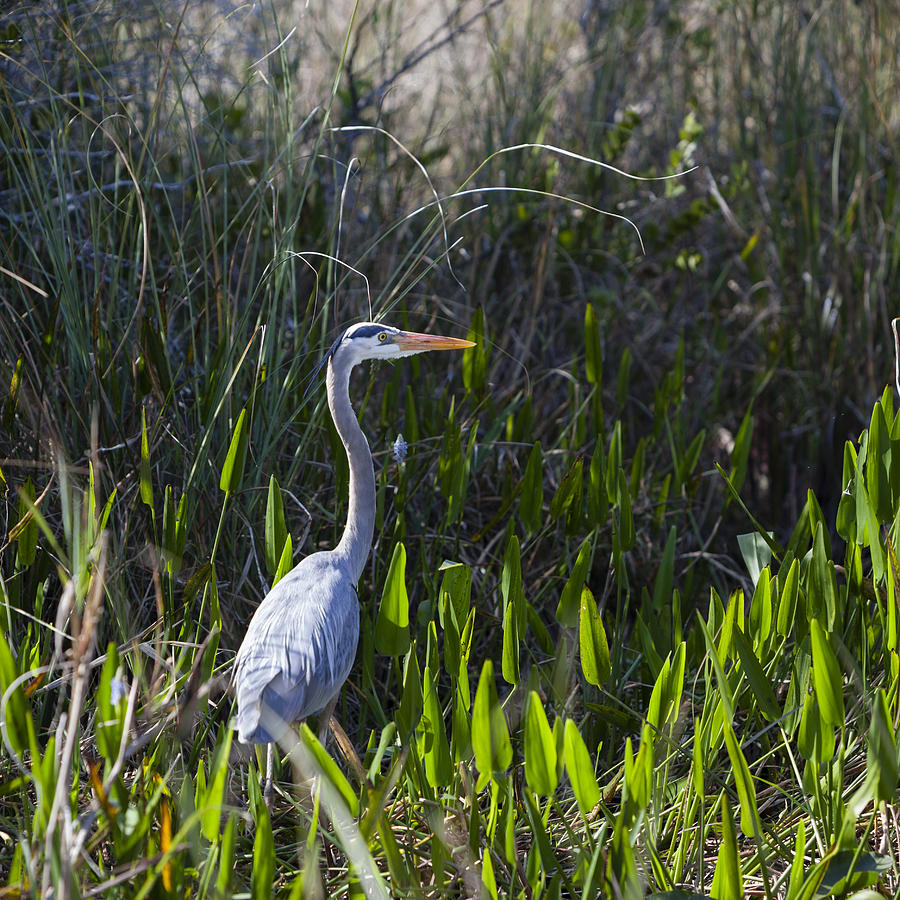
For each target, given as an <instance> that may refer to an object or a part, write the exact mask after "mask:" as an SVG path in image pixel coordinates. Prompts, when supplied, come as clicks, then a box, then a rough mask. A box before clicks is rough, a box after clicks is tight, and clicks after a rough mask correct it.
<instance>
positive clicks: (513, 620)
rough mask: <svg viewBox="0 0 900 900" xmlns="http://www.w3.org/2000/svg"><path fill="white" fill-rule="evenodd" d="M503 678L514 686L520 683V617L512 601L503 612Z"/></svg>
mask: <svg viewBox="0 0 900 900" xmlns="http://www.w3.org/2000/svg"><path fill="white" fill-rule="evenodd" d="M501 673H502V675H503V680H504V681H505V682H506V683H507V684H511V685H513V686H515V685H517V684H518V683H519V617H518V616H517V615H516V611H515V609H514V607H513V605H512V603H507V604H506V610H505V612H504V613H503V657H502V666H501Z"/></svg>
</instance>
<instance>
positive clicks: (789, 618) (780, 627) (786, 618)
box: [775, 559, 800, 637]
mask: <svg viewBox="0 0 900 900" xmlns="http://www.w3.org/2000/svg"><path fill="white" fill-rule="evenodd" d="M799 590H800V563H799V561H798V560H796V559H795V560H794V561H793V562H792V563H791V565H790V567H789V568H788V573H787V576H786V577H785V580H784V584H783V586H782V588H781V591H780V592H779V597H778V615H777V616H776V619H775V630H776V631H777V632H778V633H779V634H780V635H781V636H782V637H787V636H788V635H789V634H790V633H791V631H792V630H793V627H794V616H795V614H796V612H797V594H798V592H799Z"/></svg>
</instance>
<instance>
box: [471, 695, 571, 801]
mask: <svg viewBox="0 0 900 900" xmlns="http://www.w3.org/2000/svg"><path fill="white" fill-rule="evenodd" d="M476 702H477V701H476ZM525 780H526V781H527V782H528V786H529V787H530V788H531V790H533V791H534V792H535V793H536V794H539V795H541V796H543V797H549V796H550V795H551V794H552V793H553V792H554V791H555V790H556V785H557V775H556V741H555V740H554V738H553V733H552V732H551V731H550V726H549V724H548V723H547V716H546V715H545V713H544V707H543V705H542V704H541V698H540V696H539V695H538V693H537V691H531V692H530V693H529V694H528V705H527V708H526V710H525Z"/></svg>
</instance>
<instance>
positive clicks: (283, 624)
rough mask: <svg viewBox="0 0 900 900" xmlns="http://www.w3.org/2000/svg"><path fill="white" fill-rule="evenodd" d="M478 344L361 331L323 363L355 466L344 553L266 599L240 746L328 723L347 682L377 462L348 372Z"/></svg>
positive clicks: (245, 657)
mask: <svg viewBox="0 0 900 900" xmlns="http://www.w3.org/2000/svg"><path fill="white" fill-rule="evenodd" d="M472 346H474V345H473V343H472V341H465V340H460V339H459V338H450V337H438V336H432V335H428V334H414V333H411V332H406V331H400V330H398V329H396V328H390V327H388V326H386V325H377V324H374V323H372V322H363V323H362V324H360V325H354V326H353V327H351V328H348V329H347V330H346V331H345V332H344V333H343V334H342V335H341V336H340V337H339V338H338V339H337V340H336V341H335V342H334V344H333V345H332V347H331V349H330V350H329V351H328V353H327V354H326V355H325V358H324V359H323V360H322V362H321V363H320V366H319V367H320V368H321V366H323V365H325V364H326V363H327V366H328V370H327V375H326V379H325V383H326V386H327V391H328V406H329V408H330V409H331V416H332V418H333V419H334V425H335V428H337V432H338V434H339V435H340V438H341V441H342V442H343V444H344V448H345V449H346V451H347V459H348V461H349V463H350V506H349V509H348V511H347V524H346V527H345V528H344V534H343V536H342V537H341V540H340V542H339V543H338V545H337V547H335V548H334V549H333V550H323V551H320V552H318V553H313V554H312V555H310V556H307V557H306V558H305V559H303V560H301V561H300V562H299V563H298V564H297V565H296V566H295V567H294V568H293V569H292V570H291V571H290V572H289V573H288V574H287V575H285V576H284V577H283V578H282V579H281V580H280V581H279V582H278V583H277V584H276V585H275V587H273V588H272V590H271V591H269V593H268V594H266V596H265V598H264V599H263V601H262V603H261V604H260V605H259V608H258V609H257V610H256V613H255V614H254V615H253V618H252V619H251V620H250V626H249V627H248V628H247V633H246V634H245V635H244V640H243V642H242V643H241V648H240V650H238V653H237V659H236V661H235V670H234V685H235V693H236V695H237V707H238V708H237V719H236V722H235V727H236V729H237V732H238V737H239V738H240V740H241V741H243V742H245V743H252V744H265V743H271V742H273V741H277V740H279V738H282V737H283V736H284V735H285V734H286V733H287V730H288V728H289V727H290V725H291V723H292V722H295V721H297V720H298V719H305V718H306V717H307V716H310V715H314V714H315V713H323V715H322V717H321V719H320V721H321V722H322V726H321V728H320V731H321V733H322V735H323V736H324V730H325V728H326V727H327V724H328V721H329V719H330V718H331V712H332V711H333V709H334V703H335V702H336V701H337V697H338V694H339V693H340V690H341V686H342V685H343V683H344V681H346V679H347V675H348V674H349V673H350V667H351V666H352V665H353V659H354V657H355V656H356V642H357V639H358V637H359V601H358V600H357V596H356V584H357V582H358V581H359V578H360V575H362V571H363V567H364V566H365V563H366V558H367V557H368V555H369V549H370V547H371V546H372V535H373V532H374V529H375V472H374V469H373V466H372V454H371V452H370V451H369V444H368V442H367V441H366V436H365V435H364V434H363V432H362V429H361V428H360V427H359V423H358V422H357V420H356V414H355V413H354V412H353V407H352V406H351V405H350V392H349V387H350V372H351V370H352V369H353V367H354V366H356V365H358V364H359V363H361V362H362V361H363V360H366V359H398V358H399V357H402V356H411V355H412V354H414V353H422V352H424V351H426V350H457V349H462V348H464V347H472Z"/></svg>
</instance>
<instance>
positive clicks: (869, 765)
mask: <svg viewBox="0 0 900 900" xmlns="http://www.w3.org/2000/svg"><path fill="white" fill-rule="evenodd" d="M871 716H872V718H871V721H870V722H869V736H868V741H867V742H866V775H867V777H868V778H870V779H872V781H873V785H874V787H875V798H874V799H875V801H876V803H882V802H883V803H892V802H893V801H894V800H895V799H896V796H897V783H898V782H900V759H898V756H897V743H896V737H895V735H894V727H893V724H892V721H891V714H890V709H889V708H888V702H887V697H886V696H885V693H884V690H883V689H882V688H879V689H878V690H877V691H876V693H875V696H874V697H873V698H872V713H871Z"/></svg>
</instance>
